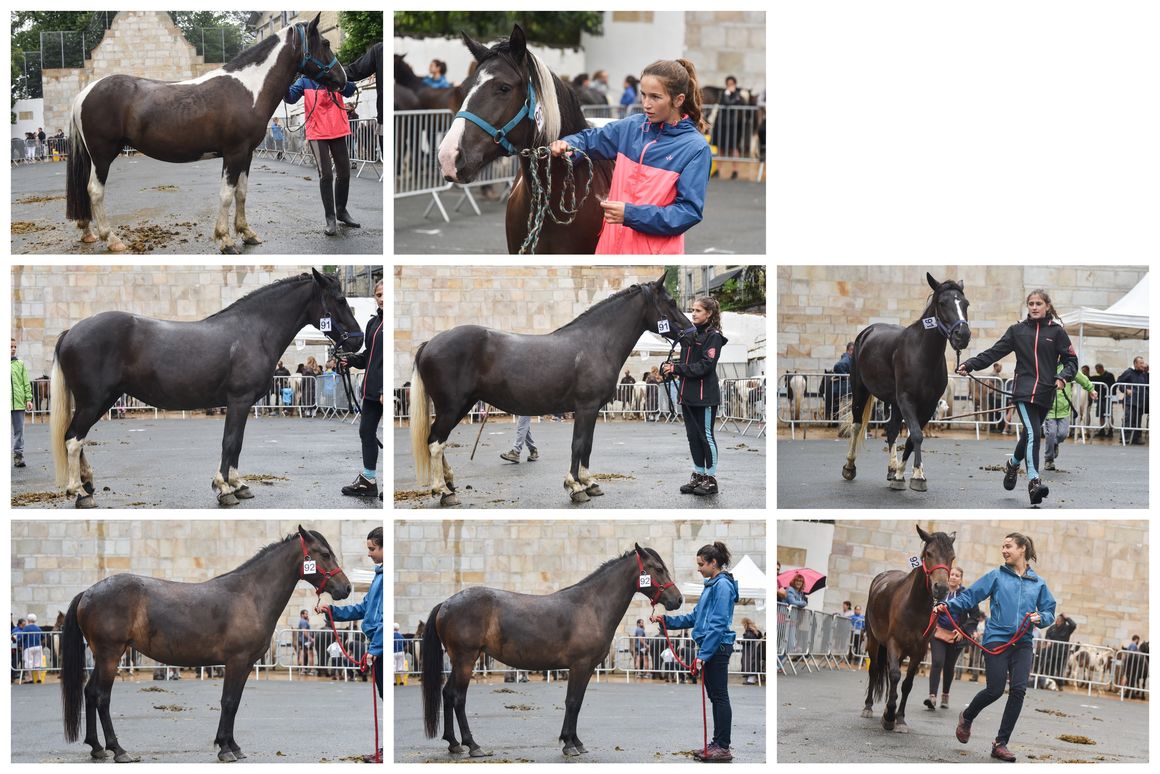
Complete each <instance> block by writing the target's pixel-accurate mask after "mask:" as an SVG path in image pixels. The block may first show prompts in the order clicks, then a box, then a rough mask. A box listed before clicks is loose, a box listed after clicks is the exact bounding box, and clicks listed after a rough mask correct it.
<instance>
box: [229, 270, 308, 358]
mask: <svg viewBox="0 0 1160 774" xmlns="http://www.w3.org/2000/svg"><path fill="white" fill-rule="evenodd" d="M316 292H318V290H317V288H316V287H315V283H313V282H306V281H303V282H298V283H295V284H294V285H290V286H287V288H286V290H285V295H280V296H278V297H277V298H274V297H273V294H271V295H270V296H267V295H266V294H262V296H261V297H259V298H250V299H242V300H241V301H239V302H237V303H235V304H234V305H233V306H231V307H229V308H228V309H226V310H224V311H223V313H222V315H221V316H222V317H224V318H226V319H228V320H230V321H233V320H237V324H238V326H240V327H242V328H243V329H248V330H250V331H252V332H253V333H255V334H256V335H257V336H258V337H259V338H260V339H261V340H262V341H263V342H264V343H265V344H266V345H267V346H266V353H267V354H270V355H272V356H273V357H274V358H275V359H277V357H278V355H280V354H281V353H282V352H284V351H285V350H286V348H287V347H288V346H290V342H291V341H293V340H294V336H295V334H297V333H298V332H299V331H300V330H302V328H303V327H304V326H305V325H306V324H307V323H308V322H310V321H311V318H312V315H311V311H310V310H311V307H312V306H313V304H312V302H313V300H314V296H313V294H314V293H316ZM259 306H260V307H261V308H259ZM272 309H274V310H277V309H292V310H293V313H292V314H284V315H279V314H278V313H277V312H274V313H270V312H269V311H268V310H272ZM242 332H244V330H243V331H242ZM256 365H257V364H255V366H256Z"/></svg>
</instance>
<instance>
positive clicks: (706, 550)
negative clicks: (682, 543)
mask: <svg viewBox="0 0 1160 774" xmlns="http://www.w3.org/2000/svg"><path fill="white" fill-rule="evenodd" d="M697 556H699V557H701V558H702V559H704V560H705V561H707V562H716V563H717V566H718V567H720V568H721V569H722V570H724V569H725V568H726V567H727V566H728V565H729V558H730V557H729V549H728V548H726V547H725V544H724V543H722V542H721V541H717V542H715V543H713V544H711V545H704V546H701V548H700V550H698V551H697Z"/></svg>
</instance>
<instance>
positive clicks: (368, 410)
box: [358, 398, 383, 470]
mask: <svg viewBox="0 0 1160 774" xmlns="http://www.w3.org/2000/svg"><path fill="white" fill-rule="evenodd" d="M382 421H383V404H382V403H380V402H379V401H377V400H371V399H369V398H368V399H366V400H364V401H363V402H362V419H360V420H359V423H358V437H359V438H360V439H361V440H362V457H363V467H364V468H366V469H367V470H374V469H375V468H376V467H377V466H378V464H379V437H378V436H377V435H376V434H375V431H376V430H378V427H379V422H382Z"/></svg>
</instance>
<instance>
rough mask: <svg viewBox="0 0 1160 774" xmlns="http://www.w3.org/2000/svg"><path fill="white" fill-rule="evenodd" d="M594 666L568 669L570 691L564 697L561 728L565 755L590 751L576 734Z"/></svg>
mask: <svg viewBox="0 0 1160 774" xmlns="http://www.w3.org/2000/svg"><path fill="white" fill-rule="evenodd" d="M592 669H593V668H592V667H587V668H577V667H576V665H573V667H572V668H571V669H569V670H568V693H567V696H566V698H565V699H564V726H563V728H561V729H560V741H561V742H563V743H564V755H566V756H568V757H572V756H576V755H583V754H584V753H586V752H588V751H587V750H585V749H584V743H583V742H581V741H580V737H578V736H577V735H576V724H577V722H578V721H579V719H580V707H581V705H582V704H584V692H585V691H586V690H588V681H589V680H591V679H592Z"/></svg>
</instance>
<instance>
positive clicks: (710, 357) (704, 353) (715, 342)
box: [673, 331, 723, 379]
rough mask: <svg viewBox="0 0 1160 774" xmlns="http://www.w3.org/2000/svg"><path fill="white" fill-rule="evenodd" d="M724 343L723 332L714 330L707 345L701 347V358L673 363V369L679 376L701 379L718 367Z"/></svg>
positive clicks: (706, 342) (706, 341) (707, 340)
mask: <svg viewBox="0 0 1160 774" xmlns="http://www.w3.org/2000/svg"><path fill="white" fill-rule="evenodd" d="M722 345H723V344H722V341H721V334H720V333H719V332H717V331H713V332H712V333H710V334H709V337H708V338H707V339H706V340H705V346H703V347H702V348H701V359H700V360H694V361H692V362H691V363H673V370H674V371H676V373H677V375H678V376H688V377H691V378H693V379H700V378H701V377H703V376H705V375H706V374H710V373H712V372H713V371H714V370H716V368H717V361H718V360H720V359H721V348H722Z"/></svg>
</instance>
